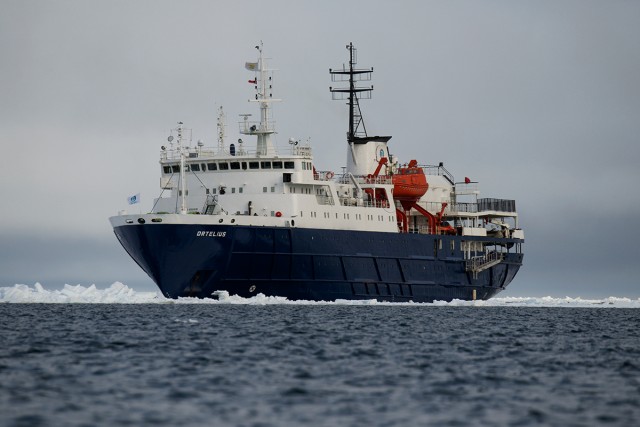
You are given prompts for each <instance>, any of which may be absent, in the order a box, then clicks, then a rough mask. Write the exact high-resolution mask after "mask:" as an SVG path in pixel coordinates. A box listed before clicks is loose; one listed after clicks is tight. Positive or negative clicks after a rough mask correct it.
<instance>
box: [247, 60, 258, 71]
mask: <svg viewBox="0 0 640 427" xmlns="http://www.w3.org/2000/svg"><path fill="white" fill-rule="evenodd" d="M244 68H246V69H247V70H249V71H257V70H258V63H257V62H245V63H244Z"/></svg>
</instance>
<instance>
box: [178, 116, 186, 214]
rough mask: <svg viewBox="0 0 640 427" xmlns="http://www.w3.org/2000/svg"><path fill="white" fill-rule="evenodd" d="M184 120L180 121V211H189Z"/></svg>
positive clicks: (184, 212)
mask: <svg viewBox="0 0 640 427" xmlns="http://www.w3.org/2000/svg"><path fill="white" fill-rule="evenodd" d="M182 124H183V123H182V122H178V129H177V130H178V149H179V151H180V193H181V194H180V213H181V214H183V215H184V214H186V213H187V199H186V192H187V183H186V174H185V173H184V144H183V143H182V130H183V128H182Z"/></svg>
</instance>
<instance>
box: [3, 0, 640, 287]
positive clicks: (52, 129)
mask: <svg viewBox="0 0 640 427" xmlns="http://www.w3.org/2000/svg"><path fill="white" fill-rule="evenodd" d="M0 10H1V13H0V99H1V100H2V102H1V103H0V131H1V132H0V138H1V139H0V141H1V144H2V145H1V147H2V167H1V168H0V196H1V199H0V200H1V201H2V203H0V286H12V285H13V284H16V283H25V284H30V285H32V284H33V283H35V282H40V283H42V284H43V285H44V286H45V287H47V288H52V289H55V288H59V287H60V286H61V285H62V284H64V283H69V284H78V283H81V284H83V285H90V284H92V283H96V284H97V285H99V286H107V285H109V284H111V283H113V282H115V281H121V282H123V283H125V284H127V285H128V286H130V287H133V288H134V289H139V290H150V289H155V288H154V285H153V284H152V282H151V281H150V279H149V278H148V277H147V276H146V275H145V274H144V273H143V272H142V271H141V270H139V268H138V267H137V265H135V263H134V262H133V261H131V260H130V258H129V257H128V255H126V253H125V252H124V250H123V249H122V248H121V247H120V245H119V243H118V242H117V240H116V238H115V236H114V235H113V232H112V230H111V227H110V225H109V222H108V217H109V216H111V215H114V214H116V213H117V211H118V210H120V209H123V208H126V207H127V206H126V198H127V197H128V196H130V195H132V194H135V193H138V192H140V193H141V195H142V203H141V204H140V207H139V209H141V210H142V211H147V210H149V209H150V208H151V206H152V199H153V198H154V197H157V196H158V195H159V193H160V189H159V167H158V151H159V147H160V146H161V145H162V144H164V142H165V141H166V137H167V135H168V131H169V129H170V128H172V127H174V125H175V123H176V122H177V121H180V120H181V121H183V122H184V123H185V125H186V126H187V127H189V128H192V129H193V137H194V140H196V139H203V140H204V141H205V143H206V144H207V145H215V143H216V108H217V107H218V106H221V105H222V106H223V107H224V109H225V111H226V113H227V117H228V119H227V124H228V129H229V138H228V140H229V141H233V140H235V139H237V137H238V135H237V133H236V129H237V125H236V121H237V119H238V114H241V113H254V114H256V113H257V111H256V107H255V105H254V104H249V103H247V102H246V101H247V99H248V98H249V97H250V96H252V91H251V89H252V88H251V86H250V85H248V84H247V78H248V77H250V76H248V73H247V72H246V71H245V70H244V67H243V66H244V63H245V62H246V61H253V60H255V57H256V50H255V49H254V46H255V45H256V44H258V43H259V41H260V40H262V41H263V42H264V48H265V53H266V54H267V56H269V57H271V58H273V60H272V62H271V65H272V66H273V67H275V68H277V69H278V70H279V71H278V72H277V73H276V75H275V77H274V96H277V97H279V98H283V99H284V102H282V103H280V104H278V105H276V106H275V112H274V116H275V120H276V126H277V129H278V132H279V134H278V143H279V144H280V146H281V147H285V146H286V145H287V140H288V138H289V137H295V138H299V139H303V140H307V139H308V140H310V142H311V144H312V145H313V147H314V150H315V151H314V153H315V164H316V166H317V167H318V169H323V170H326V169H334V170H340V167H341V166H343V165H345V163H346V143H345V132H346V128H347V112H346V107H345V106H344V105H343V103H341V102H336V101H331V96H330V93H329V90H328V88H329V86H330V85H331V82H330V77H329V73H328V69H329V68H331V67H337V66H340V65H341V64H343V63H344V62H345V61H346V60H347V51H346V49H345V45H346V44H348V43H349V42H353V43H354V45H355V46H356V47H357V48H358V62H359V65H360V66H363V67H374V70H375V72H374V74H373V85H374V87H375V91H374V93H373V99H372V100H367V101H363V102H362V108H363V113H364V118H365V123H366V126H367V130H368V131H369V133H370V134H384V135H393V139H392V140H391V141H390V149H391V151H392V153H394V154H396V155H397V156H399V158H400V159H401V160H403V161H408V160H410V159H413V158H416V159H418V160H419V162H420V163H426V164H437V163H438V162H440V161H442V162H444V164H445V166H446V167H447V168H448V169H449V170H450V171H451V172H452V173H453V174H454V175H455V176H456V177H458V178H462V177H464V176H468V177H471V178H472V179H473V180H477V181H479V182H480V189H481V191H482V196H484V197H498V198H512V199H516V203H517V207H518V211H519V214H520V221H521V226H522V227H523V228H524V230H525V237H526V244H525V261H524V262H525V265H524V267H523V268H522V269H521V271H520V273H519V275H518V276H517V277H516V280H515V281H514V282H513V283H512V284H511V285H510V288H509V289H508V291H507V293H506V294H503V295H511V296H544V295H552V296H565V295H569V296H573V297H576V296H583V297H604V296H609V295H615V296H628V297H633V298H637V297H640V280H639V279H638V277H639V275H640V248H639V246H638V242H639V241H640V232H639V229H640V228H639V227H638V225H637V223H636V222H635V221H637V220H639V219H640V196H638V193H639V191H638V189H637V187H638V183H639V181H640V166H639V162H640V144H639V142H640V141H639V139H640V2H638V1H616V0H607V1H604V0H603V1H586V0H577V1H558V0H553V1H506V0H505V1H481V0H474V1H451V0H447V1H444V0H443V1H425V0H419V1H395V2H391V1H376V0H373V1H372V0H369V1H358V2H355V1H346V0H323V1H322V2H319V1H318V2H311V1H294V0H291V1H237V0H234V1H189V0H186V1H185V0H183V1H179V2H178V1H158V0H149V1H133V0H126V1H90V0H78V1H30V0H15V1H13V0H0Z"/></svg>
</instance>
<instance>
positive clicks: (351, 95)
mask: <svg viewBox="0 0 640 427" xmlns="http://www.w3.org/2000/svg"><path fill="white" fill-rule="evenodd" d="M347 50H348V51H349V67H348V68H347V67H346V66H345V65H343V66H342V69H341V70H333V69H331V68H330V69H329V74H331V81H332V82H348V83H349V87H340V88H334V87H329V91H330V92H331V98H332V99H334V100H345V99H347V100H348V103H347V105H349V131H348V132H347V142H348V143H349V144H354V143H355V144H365V143H367V142H369V141H374V140H375V141H384V142H386V141H388V140H390V139H391V137H390V136H388V137H387V136H375V137H369V136H368V135H367V129H366V128H365V126H364V120H363V119H362V111H361V110H360V102H359V100H360V99H371V92H372V91H373V86H370V87H361V86H357V85H356V82H361V81H370V80H371V74H372V73H373V68H370V69H356V68H354V66H355V65H356V62H357V50H356V48H355V47H353V43H349V44H348V45H347Z"/></svg>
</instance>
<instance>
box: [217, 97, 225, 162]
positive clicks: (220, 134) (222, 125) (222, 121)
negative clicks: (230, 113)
mask: <svg viewBox="0 0 640 427" xmlns="http://www.w3.org/2000/svg"><path fill="white" fill-rule="evenodd" d="M225 120H226V116H225V114H224V111H223V110H222V106H220V108H219V109H218V121H217V125H218V154H223V153H224V135H225V126H226V125H225Z"/></svg>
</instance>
